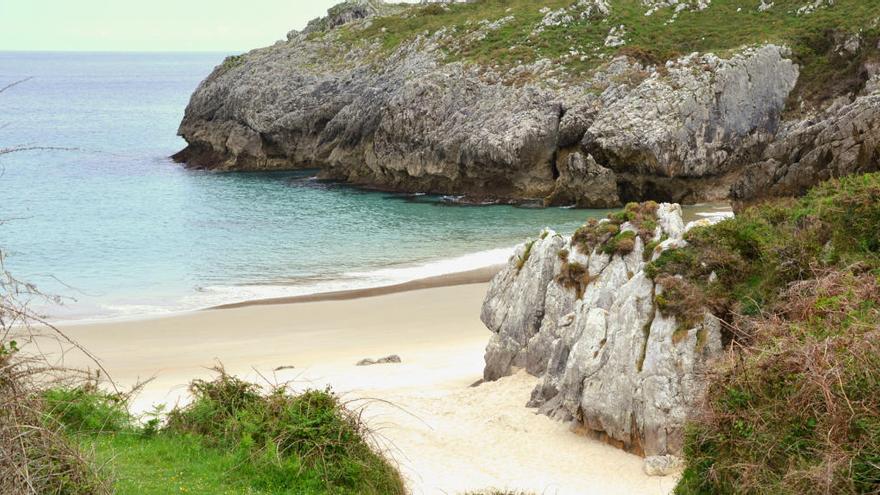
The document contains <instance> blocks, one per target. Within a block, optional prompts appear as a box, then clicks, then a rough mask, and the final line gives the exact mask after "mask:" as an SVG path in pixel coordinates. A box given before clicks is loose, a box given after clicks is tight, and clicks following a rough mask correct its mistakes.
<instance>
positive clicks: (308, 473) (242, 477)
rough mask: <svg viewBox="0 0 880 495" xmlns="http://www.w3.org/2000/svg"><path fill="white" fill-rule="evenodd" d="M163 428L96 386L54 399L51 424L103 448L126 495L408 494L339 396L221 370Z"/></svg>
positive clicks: (199, 384)
mask: <svg viewBox="0 0 880 495" xmlns="http://www.w3.org/2000/svg"><path fill="white" fill-rule="evenodd" d="M217 371H218V373H219V374H218V377H217V378H216V379H214V380H211V381H206V380H195V381H193V382H192V384H191V386H190V392H191V395H192V399H193V400H192V402H191V403H190V404H189V405H187V406H185V407H181V408H175V409H174V410H172V411H171V412H170V413H169V414H168V417H167V422H166V423H165V424H164V425H162V424H161V423H159V422H158V421H156V420H155V418H153V419H150V420H149V421H147V422H146V423H145V425H140V424H138V423H137V422H136V421H135V419H134V418H133V417H132V416H131V415H130V414H129V413H128V411H127V409H126V402H125V400H124V398H122V397H119V396H116V395H113V394H107V393H104V392H101V391H100V390H98V389H97V388H96V387H94V386H87V387H78V388H58V389H51V390H48V391H46V392H44V401H45V403H46V404H47V407H46V421H47V422H48V423H51V424H53V425H57V426H58V427H60V428H61V430H62V431H64V432H65V433H66V435H68V436H69V437H70V438H72V439H74V440H75V441H76V442H77V443H79V444H80V445H82V446H83V447H84V448H86V449H87V450H93V451H94V452H95V456H96V458H97V461H98V462H99V463H101V464H102V465H103V472H104V474H105V476H106V477H109V478H110V479H111V480H113V481H114V489H115V490H116V492H117V493H123V494H125V493H132V494H141V493H147V494H149V493H155V494H166V493H203V494H214V493H219V494H222V493H254V494H260V493H267V494H290V495H293V494H297V495H319V494H329V493H332V494H338V495H355V494H357V495H361V494H364V495H394V494H403V493H404V486H403V481H402V479H401V477H400V474H399V473H398V472H397V469H396V468H395V466H394V465H392V464H391V463H390V462H389V461H388V460H387V459H386V458H384V457H383V456H382V455H380V454H378V453H377V452H376V451H375V450H374V448H373V446H372V444H371V443H370V440H369V438H370V435H371V434H370V432H369V430H368V429H367V428H366V426H365V425H364V424H363V423H362V422H361V421H360V418H359V416H358V415H356V414H354V413H352V412H349V411H347V410H346V409H345V407H344V405H343V404H342V403H341V402H340V401H339V399H338V398H337V397H336V396H335V395H334V394H333V393H332V392H330V391H329V390H309V391H305V392H303V393H300V394H291V393H289V392H288V391H287V390H285V389H276V390H273V391H271V392H270V393H268V394H266V393H262V391H261V390H260V389H259V387H257V386H256V385H254V384H251V383H248V382H245V381H242V380H239V379H238V378H235V377H233V376H229V375H227V374H226V373H225V372H224V371H223V370H222V369H218V370H217Z"/></svg>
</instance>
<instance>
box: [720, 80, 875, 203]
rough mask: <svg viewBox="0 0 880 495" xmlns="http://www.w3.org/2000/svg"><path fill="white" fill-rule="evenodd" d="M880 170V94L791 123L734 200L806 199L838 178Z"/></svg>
mask: <svg viewBox="0 0 880 495" xmlns="http://www.w3.org/2000/svg"><path fill="white" fill-rule="evenodd" d="M876 170H880V90H877V89H875V90H874V91H873V92H872V93H870V94H866V95H863V96H859V97H857V98H855V99H854V100H853V101H852V102H850V101H847V100H843V101H841V102H839V103H838V104H837V105H833V106H832V107H830V108H828V109H827V110H825V111H824V112H823V113H822V115H819V116H814V117H811V118H806V119H803V120H800V121H795V122H792V123H789V124H788V125H787V126H786V127H785V128H784V129H783V130H782V131H781V132H780V135H779V136H778V137H777V139H776V141H775V142H774V143H773V144H771V145H770V146H769V147H768V149H767V150H766V152H765V153H764V156H763V160H761V161H758V162H755V163H753V164H752V165H750V166H748V167H746V168H745V169H744V170H743V172H742V175H741V176H740V178H739V179H738V180H737V182H736V183H735V184H734V185H733V187H732V190H731V192H732V197H733V199H736V200H739V201H750V200H755V199H759V198H762V197H767V196H786V195H800V194H803V193H804V192H806V190H807V189H809V188H810V187H812V186H814V185H816V184H818V183H819V182H822V181H825V180H828V179H830V178H832V177H842V176H845V175H850V174H857V173H866V172H872V171H876Z"/></svg>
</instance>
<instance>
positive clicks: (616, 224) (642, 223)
mask: <svg viewBox="0 0 880 495" xmlns="http://www.w3.org/2000/svg"><path fill="white" fill-rule="evenodd" d="M657 208H658V205H657V203H655V202H653V201H647V202H645V203H629V204H628V205H626V207H625V208H624V209H623V210H622V211H618V212H615V213H610V214H609V215H608V218H607V219H605V220H604V221H599V220H597V219H595V218H591V219H589V220H588V221H587V223H586V224H585V225H584V226H583V227H581V228H579V229H578V230H576V231H575V233H574V236H573V237H572V243H573V244H574V245H576V246H577V247H578V249H580V251H581V252H583V253H592V252H593V250H594V249H599V250H600V251H602V252H603V253H605V254H608V255H613V254H620V255H626V254H629V253H631V252H632V251H633V249H634V248H635V239H636V236H638V237H640V238H641V239H642V242H643V243H645V244H648V243H649V242H652V241H653V240H654V235H655V233H656V229H657ZM627 222H629V224H630V225H631V226H632V227H633V228H634V229H635V230H636V231H635V232H634V231H623V232H621V230H620V228H621V226H623V224H625V223H627Z"/></svg>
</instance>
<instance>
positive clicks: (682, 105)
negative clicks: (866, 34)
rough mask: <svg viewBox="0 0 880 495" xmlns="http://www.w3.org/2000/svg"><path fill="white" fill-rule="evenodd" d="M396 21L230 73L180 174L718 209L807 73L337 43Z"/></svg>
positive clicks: (305, 38) (281, 45) (343, 14)
mask: <svg viewBox="0 0 880 495" xmlns="http://www.w3.org/2000/svg"><path fill="white" fill-rule="evenodd" d="M688 5H689V6H690V7H694V8H696V7H699V5H698V4H694V5H691V4H690V3H688ZM403 8H405V7H401V6H395V5H392V4H385V3H384V2H381V1H378V0H349V1H348V2H345V3H343V4H340V5H339V6H337V7H334V8H333V9H331V11H330V13H329V15H328V16H327V17H324V18H321V19H318V20H316V21H314V22H312V23H310V24H309V27H308V28H307V29H306V30H305V31H304V32H291V33H290V34H289V35H288V39H287V41H283V42H278V43H276V44H275V45H273V46H270V47H267V48H262V49H258V50H254V51H252V52H250V53H247V54H245V55H243V56H240V57H234V58H230V59H227V61H225V62H224V63H223V64H222V65H221V66H218V67H217V68H216V69H215V70H214V72H213V73H212V74H211V75H210V76H209V77H208V78H207V79H206V80H205V81H203V82H202V84H200V85H199V87H198V89H197V90H196V91H195V93H194V94H193V96H192V98H191V100H190V103H189V105H188V106H187V109H186V113H185V116H184V119H183V121H182V123H181V125H180V129H179V133H180V135H181V136H183V137H184V138H185V139H186V140H187V142H188V144H189V145H188V146H187V148H186V149H185V150H183V151H181V152H180V153H178V154H177V155H176V156H175V158H176V159H178V160H179V161H183V162H186V163H187V164H188V165H189V166H193V167H200V168H211V169H217V170H272V169H291V168H302V167H318V168H321V169H322V175H323V176H324V177H327V178H336V179H343V180H347V181H350V182H352V183H356V184H361V185H368V186H378V187H381V188H388V189H396V190H405V191H430V192H436V193H447V194H449V193H455V194H465V195H470V196H475V197H487V196H488V197H494V198H501V199H524V198H530V199H532V198H539V199H544V200H545V201H547V202H548V203H552V204H575V205H577V206H581V207H607V206H614V205H618V204H620V203H621V202H623V201H628V200H632V199H641V198H648V197H653V198H654V199H664V198H668V199H675V200H683V201H697V200H713V199H721V198H724V197H726V196H727V194H728V189H729V185H730V184H729V182H730V181H729V180H726V179H725V178H726V177H727V175H726V174H728V173H729V172H731V171H735V170H737V167H739V166H741V165H742V164H743V163H752V162H755V161H756V160H757V158H759V157H760V155H761V153H762V152H763V148H764V147H765V146H766V144H767V143H768V142H769V141H770V140H771V138H772V137H773V136H774V135H775V132H776V130H777V128H778V126H779V114H780V109H781V108H782V106H783V105H784V103H785V99H786V97H787V96H788V94H789V92H790V91H791V89H792V87H793V86H794V83H795V81H796V79H797V75H798V71H797V68H796V67H795V66H794V64H793V63H792V62H791V61H790V60H789V59H788V58H787V52H786V50H785V49H783V48H780V47H776V46H773V45H766V46H763V47H758V48H752V49H746V50H744V51H742V52H741V53H739V54H735V55H733V56H731V57H730V58H729V59H720V58H718V57H715V56H714V55H711V54H706V55H689V56H687V57H683V58H681V59H679V60H676V61H672V62H670V63H668V64H667V66H666V67H653V66H650V67H648V66H644V65H642V64H640V63H639V62H636V61H635V60H632V59H628V58H627V57H618V58H615V59H613V60H611V61H609V62H608V63H607V64H605V65H604V66H602V67H600V68H599V69H597V70H595V71H594V72H593V73H591V74H590V75H588V76H586V77H585V78H582V79H579V80H568V81H567V82H561V81H558V80H557V79H556V78H555V77H553V76H552V74H554V73H555V72H554V70H555V69H554V63H553V62H552V61H550V60H538V61H536V62H534V63H531V64H527V65H520V66H516V67H513V68H511V69H509V70H506V69H495V68H493V67H484V66H477V65H474V64H468V63H461V62H456V63H448V62H446V61H445V60H446V56H445V52H444V51H443V49H442V46H443V44H444V43H446V44H448V43H449V42H450V37H451V36H452V37H454V36H456V35H455V34H451V33H447V32H445V31H444V30H440V31H438V32H435V33H434V34H432V35H430V36H427V35H426V36H421V37H418V38H417V39H415V40H411V41H407V42H404V43H403V44H402V45H401V46H400V47H399V48H398V49H397V50H396V51H395V52H393V53H391V54H390V55H382V56H378V55H377V53H381V51H380V50H379V47H377V46H370V45H365V44H358V43H355V44H352V43H347V42H345V41H344V40H343V39H342V38H340V37H341V36H343V35H342V34H341V33H342V32H343V31H346V32H354V33H356V32H357V31H358V30H361V29H366V28H367V27H368V26H369V25H370V23H371V22H373V17H375V16H377V15H385V14H387V13H389V12H392V11H393V9H403ZM609 8H610V7H609V5H608V4H607V3H606V2H604V1H598V0H595V1H584V2H580V3H578V4H574V5H573V6H572V7H571V8H569V9H562V10H560V11H558V12H557V11H550V10H548V11H547V13H546V16H545V17H547V19H548V21H547V22H549V23H550V24H548V25H553V22H563V20H560V19H568V18H571V19H593V18H598V17H602V16H605V15H607V14H608V9H609ZM506 22H507V20H506V18H502V19H499V20H497V21H494V22H485V23H478V26H479V27H478V29H477V30H476V31H474V32H472V33H468V34H466V35H464V34H463V35H462V36H485V35H486V34H487V33H489V32H491V31H493V30H497V29H500V28H502V27H503V26H504V25H505V23H506ZM542 22H543V21H542ZM565 22H569V21H565ZM341 25H345V26H346V27H345V29H344V30H342V29H338V26H341ZM536 29H537V28H536ZM743 102H748V104H743Z"/></svg>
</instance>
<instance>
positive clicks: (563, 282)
mask: <svg viewBox="0 0 880 495" xmlns="http://www.w3.org/2000/svg"><path fill="white" fill-rule="evenodd" d="M878 200H880V174H868V175H861V176H854V177H849V178H846V179H842V180H834V181H830V182H827V183H823V184H821V185H819V186H817V187H815V188H813V189H811V190H810V192H809V193H808V194H807V195H806V196H805V197H803V198H801V199H798V200H794V199H777V200H771V201H767V202H764V203H762V204H759V205H756V206H752V207H749V208H746V209H744V210H743V211H742V212H741V213H740V214H739V215H737V217H736V218H730V219H725V220H720V219H714V220H709V219H703V220H698V221H696V222H693V223H691V224H688V225H685V224H684V223H683V222H682V221H681V217H680V216H679V210H678V207H677V205H669V204H662V205H657V204H656V203H644V204H641V205H639V204H631V205H628V206H627V208H626V209H625V210H624V211H623V212H619V213H615V214H612V215H609V217H608V219H606V220H604V221H601V222H597V221H595V220H593V221H591V222H588V223H587V224H586V225H584V227H583V228H581V229H580V230H578V231H577V232H576V233H575V234H574V235H573V236H571V237H565V236H561V235H558V234H555V233H553V232H547V231H545V232H543V233H542V234H541V235H540V236H539V237H538V238H536V239H534V240H531V241H529V242H528V243H526V244H523V245H521V246H520V247H519V248H518V250H517V253H516V255H515V256H514V257H512V258H511V260H510V261H509V262H508V265H507V267H506V268H505V269H504V270H503V271H502V272H501V273H500V274H499V276H498V277H496V278H495V280H494V281H493V283H492V286H491V287H490V290H489V293H488V295H487V297H486V300H485V302H484V305H483V314H482V317H483V321H484V322H485V323H486V326H487V327H488V328H489V329H490V330H492V331H493V332H494V333H495V335H493V337H492V339H491V340H490V342H489V345H488V347H487V349H486V367H485V372H484V373H485V377H486V379H488V380H495V379H497V378H499V377H501V376H506V375H508V374H510V373H512V372H514V370H516V369H519V368H523V369H525V370H527V371H528V372H529V373H531V374H533V375H535V376H539V377H541V383H540V384H539V385H538V386H537V387H536V388H535V389H534V391H533V393H532V398H531V401H530V403H529V405H531V406H533V407H537V408H539V411H540V412H542V413H545V414H548V415H550V416H551V417H554V418H557V419H559V420H563V421H567V422H570V424H571V426H572V429H573V430H575V431H578V432H581V433H584V434H587V435H590V436H593V437H595V438H599V439H602V440H605V441H607V442H609V443H611V444H613V445H616V446H618V447H620V448H625V449H627V450H629V451H633V452H637V453H639V454H643V455H645V456H647V457H646V469H647V470H649V471H651V472H661V473H662V472H669V471H674V466H675V465H676V464H677V461H676V457H675V456H682V457H683V458H684V462H685V464H686V469H685V471H684V475H683V477H682V479H681V481H680V483H679V486H678V489H677V492H676V493H679V494H682V495H685V494H687V495H690V494H728V493H749V494H752V493H754V494H763V493H780V494H796V493H835V494H856V493H859V494H861V493H877V492H878V490H880V466H878V459H880V423H878V418H880V409H878V408H880V404H878V397H880V348H878V329H880V240H878V237H877V230H878V228H880V201H878ZM670 456H673V457H670ZM670 466H671V468H670Z"/></svg>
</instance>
